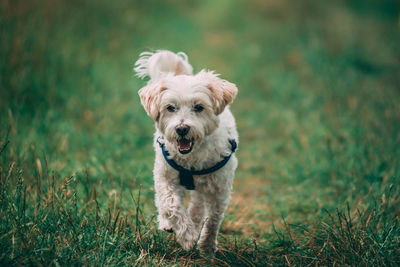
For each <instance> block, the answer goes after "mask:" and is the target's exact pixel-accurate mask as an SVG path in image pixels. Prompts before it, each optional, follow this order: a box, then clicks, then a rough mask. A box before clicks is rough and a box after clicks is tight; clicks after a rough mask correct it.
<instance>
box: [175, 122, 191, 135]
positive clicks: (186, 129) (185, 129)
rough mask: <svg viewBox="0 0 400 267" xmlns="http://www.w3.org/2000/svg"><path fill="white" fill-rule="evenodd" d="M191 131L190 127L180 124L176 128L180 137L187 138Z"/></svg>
mask: <svg viewBox="0 0 400 267" xmlns="http://www.w3.org/2000/svg"><path fill="white" fill-rule="evenodd" d="M189 130H190V126H189V125H184V124H180V125H178V126H176V128H175V131H176V133H177V134H178V135H179V136H185V135H186V134H187V133H188V132H189Z"/></svg>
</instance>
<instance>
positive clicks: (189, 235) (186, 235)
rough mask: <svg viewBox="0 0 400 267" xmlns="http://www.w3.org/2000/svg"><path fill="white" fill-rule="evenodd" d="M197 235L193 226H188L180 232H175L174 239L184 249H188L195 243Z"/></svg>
mask: <svg viewBox="0 0 400 267" xmlns="http://www.w3.org/2000/svg"><path fill="white" fill-rule="evenodd" d="M197 237H198V232H197V231H196V230H195V227H194V226H190V227H188V228H187V229H186V230H185V231H183V232H182V233H179V234H178V233H177V235H176V240H177V241H178V243H179V244H180V245H181V246H182V248H183V249H184V250H189V249H191V248H193V247H194V245H195V244H196V240H197Z"/></svg>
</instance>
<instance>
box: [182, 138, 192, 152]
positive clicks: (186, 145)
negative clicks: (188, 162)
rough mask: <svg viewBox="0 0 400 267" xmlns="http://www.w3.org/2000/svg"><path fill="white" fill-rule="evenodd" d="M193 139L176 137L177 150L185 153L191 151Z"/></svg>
mask: <svg viewBox="0 0 400 267" xmlns="http://www.w3.org/2000/svg"><path fill="white" fill-rule="evenodd" d="M193 143H194V142H193V140H190V139H186V138H180V139H178V150H179V152H180V153H181V154H187V153H189V152H190V151H192V148H193Z"/></svg>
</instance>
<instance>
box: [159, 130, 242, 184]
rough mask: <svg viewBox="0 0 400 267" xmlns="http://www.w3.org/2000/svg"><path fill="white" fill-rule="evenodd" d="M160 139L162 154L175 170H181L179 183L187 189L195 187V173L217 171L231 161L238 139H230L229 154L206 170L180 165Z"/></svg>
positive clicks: (201, 173) (202, 173)
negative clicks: (171, 157)
mask: <svg viewBox="0 0 400 267" xmlns="http://www.w3.org/2000/svg"><path fill="white" fill-rule="evenodd" d="M159 139H160V137H158V138H157V143H158V144H159V145H160V148H161V150H162V154H163V156H164V159H165V161H166V162H167V163H168V164H169V166H171V167H172V168H174V169H175V170H177V171H178V172H179V183H180V185H182V186H184V187H185V188H186V189H187V190H194V189H195V186H194V181H193V175H204V174H209V173H212V172H215V171H217V170H219V169H221V168H222V167H224V166H225V164H226V163H227V162H228V161H229V159H230V158H231V156H232V154H233V153H235V150H236V148H237V143H236V141H235V140H234V139H229V140H228V142H229V144H230V145H231V153H230V154H229V155H228V156H226V157H224V158H223V160H221V161H220V162H218V163H217V164H215V165H214V166H212V167H210V168H207V169H204V170H194V169H193V168H191V169H190V170H189V169H186V168H183V167H182V166H179V165H178V164H177V163H176V162H175V161H173V160H172V159H169V158H168V156H169V153H168V151H167V150H165V145H164V143H161V142H160V140H159Z"/></svg>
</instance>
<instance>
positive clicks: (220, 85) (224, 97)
mask: <svg viewBox="0 0 400 267" xmlns="http://www.w3.org/2000/svg"><path fill="white" fill-rule="evenodd" d="M198 75H199V76H200V78H201V79H202V80H203V81H206V84H207V85H206V86H207V88H208V89H209V90H210V92H211V95H212V100H213V102H214V111H215V114H217V115H218V114H220V113H222V112H223V111H224V109H225V107H226V106H227V105H229V104H230V103H232V101H233V100H234V99H235V97H236V95H237V92H238V89H237V87H236V85H235V84H233V83H231V82H228V81H226V80H223V79H220V78H218V74H215V73H214V72H211V71H201V72H200V73H199V74H198Z"/></svg>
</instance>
